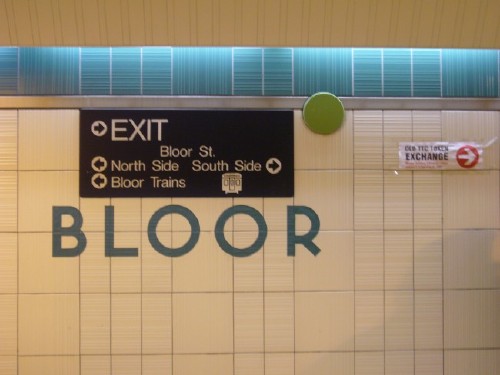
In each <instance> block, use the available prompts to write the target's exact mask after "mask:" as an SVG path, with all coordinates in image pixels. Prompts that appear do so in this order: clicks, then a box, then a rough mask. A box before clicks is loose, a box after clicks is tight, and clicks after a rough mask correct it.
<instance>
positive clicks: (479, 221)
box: [443, 171, 500, 229]
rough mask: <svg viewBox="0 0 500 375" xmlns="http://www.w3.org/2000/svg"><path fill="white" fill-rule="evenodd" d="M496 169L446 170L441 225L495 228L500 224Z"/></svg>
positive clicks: (446, 227) (460, 227) (499, 177)
mask: <svg viewBox="0 0 500 375" xmlns="http://www.w3.org/2000/svg"><path fill="white" fill-rule="evenodd" d="M499 184H500V174H499V172H498V171H474V172H472V171H471V172H461V171H457V172H455V171H449V172H445V173H444V175H443V227H444V228H445V229H496V228H498V227H499V226H500V210H499V209H498V207H499V204H500V203H499V202H500V194H498V191H499V189H500V186H499Z"/></svg>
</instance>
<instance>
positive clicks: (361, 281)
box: [354, 231, 385, 290]
mask: <svg viewBox="0 0 500 375" xmlns="http://www.w3.org/2000/svg"><path fill="white" fill-rule="evenodd" d="M384 267H385V266H384V232H381V231H366V232H365V231H355V232H354V283H355V288H356V290H382V289H383V288H384V270H385V268H384Z"/></svg>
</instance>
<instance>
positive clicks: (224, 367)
mask: <svg viewBox="0 0 500 375" xmlns="http://www.w3.org/2000/svg"><path fill="white" fill-rule="evenodd" d="M173 362H174V365H173V370H174V371H173V375H184V374H206V375H230V374H232V373H233V355H232V354H210V355H208V354H183V355H174V357H173Z"/></svg>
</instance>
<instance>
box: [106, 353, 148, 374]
mask: <svg viewBox="0 0 500 375" xmlns="http://www.w3.org/2000/svg"><path fill="white" fill-rule="evenodd" d="M111 374H112V375H120V374H124V375H141V356H140V355H130V354H128V355H113V356H112V357H111Z"/></svg>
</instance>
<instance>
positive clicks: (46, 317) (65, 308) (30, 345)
mask: <svg viewBox="0 0 500 375" xmlns="http://www.w3.org/2000/svg"><path fill="white" fill-rule="evenodd" d="M79 309H80V302H79V296H78V294H20V295H19V300H18V353H19V355H20V356H32V355H36V356H57V357H53V358H54V359H55V360H56V362H57V361H58V360H61V361H63V360H64V358H67V359H69V357H67V356H69V355H78V352H79V347H80V332H79V324H80V317H79V315H80V313H79ZM39 358H47V360H48V358H51V357H39ZM20 365H21V364H20ZM20 368H21V367H20ZM20 372H22V371H20ZM24 373H25V374H27V373H29V372H24ZM54 373H56V372H53V374H54ZM59 373H60V372H59ZM63 373H64V372H63ZM66 373H68V372H66ZM69 373H71V371H70V372H69ZM47 374H48V373H47ZM61 374H62V373H61Z"/></svg>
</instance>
